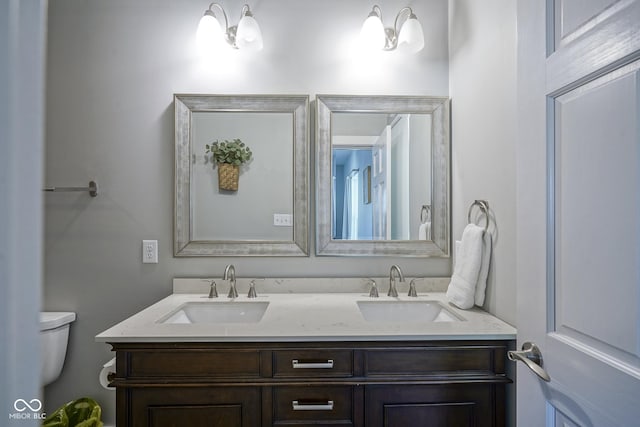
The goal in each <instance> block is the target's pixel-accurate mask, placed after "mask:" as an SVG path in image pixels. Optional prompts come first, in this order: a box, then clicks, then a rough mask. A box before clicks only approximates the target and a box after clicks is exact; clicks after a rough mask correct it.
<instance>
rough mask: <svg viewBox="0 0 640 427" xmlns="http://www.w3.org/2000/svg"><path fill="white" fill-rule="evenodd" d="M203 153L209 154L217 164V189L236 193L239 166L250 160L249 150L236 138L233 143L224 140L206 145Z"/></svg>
mask: <svg viewBox="0 0 640 427" xmlns="http://www.w3.org/2000/svg"><path fill="white" fill-rule="evenodd" d="M205 153H206V154H211V155H212V157H213V161H214V162H215V163H217V164H218V189H220V190H224V191H238V181H239V178H240V166H241V165H243V164H245V163H247V162H248V161H249V160H251V157H252V155H253V153H252V152H251V149H250V148H249V147H247V146H246V145H245V143H244V142H242V141H241V140H240V139H238V138H236V139H234V140H233V141H228V140H226V139H225V140H224V141H222V142H219V141H218V140H216V141H215V142H213V144H211V145H209V144H206V145H205Z"/></svg>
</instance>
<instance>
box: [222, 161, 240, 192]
mask: <svg viewBox="0 0 640 427" xmlns="http://www.w3.org/2000/svg"><path fill="white" fill-rule="evenodd" d="M239 178H240V166H238V165H232V164H231V163H218V189H220V190H225V191H238V181H239Z"/></svg>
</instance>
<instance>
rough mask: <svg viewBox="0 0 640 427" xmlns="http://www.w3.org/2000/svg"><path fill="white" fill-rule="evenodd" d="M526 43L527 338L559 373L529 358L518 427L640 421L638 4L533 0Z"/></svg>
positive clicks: (523, 285) (521, 39)
mask: <svg viewBox="0 0 640 427" xmlns="http://www.w3.org/2000/svg"><path fill="white" fill-rule="evenodd" d="M533 3H538V4H537V5H534V4H533ZM518 43H519V47H518V70H519V71H518V108H519V111H518V117H519V140H518V150H517V151H518V165H517V166H518V169H517V175H518V214H517V216H518V217H517V220H518V247H517V251H518V252H517V253H518V255H517V257H518V267H517V268H518V325H517V326H518V341H519V345H521V344H522V343H523V342H524V341H534V342H536V344H538V346H539V347H540V349H541V351H542V355H543V365H544V368H545V369H546V370H547V372H548V373H549V375H550V376H551V381H550V382H549V383H543V382H542V381H540V380H538V379H537V378H536V377H535V376H534V375H533V374H532V373H531V372H530V371H528V370H527V368H526V367H524V365H523V364H519V366H518V382H517V394H518V409H517V413H518V415H517V417H518V426H536V427H537V426H541V425H547V426H577V425H579V426H616V425H621V426H626V425H636V424H637V420H638V419H640V405H638V397H637V396H639V395H640V357H639V355H640V225H639V222H638V219H639V218H640V107H639V106H640V89H639V87H640V83H639V81H640V72H639V70H640V1H638V0H635V1H633V0H621V1H617V2H611V1H606V0H602V1H599V0H592V1H581V2H579V1H577V0H572V1H566V0H565V1H563V0H556V1H554V0H549V1H547V2H546V8H545V5H544V2H528V1H526V0H521V1H520V2H519V3H518ZM545 236H546V237H545Z"/></svg>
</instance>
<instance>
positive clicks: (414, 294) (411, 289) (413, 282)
mask: <svg viewBox="0 0 640 427" xmlns="http://www.w3.org/2000/svg"><path fill="white" fill-rule="evenodd" d="M408 296H410V297H417V296H418V292H416V279H411V282H410V283H409V294H408Z"/></svg>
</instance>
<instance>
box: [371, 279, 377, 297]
mask: <svg viewBox="0 0 640 427" xmlns="http://www.w3.org/2000/svg"><path fill="white" fill-rule="evenodd" d="M369 283H371V289H370V290H369V298H378V285H376V281H375V280H373V279H369Z"/></svg>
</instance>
